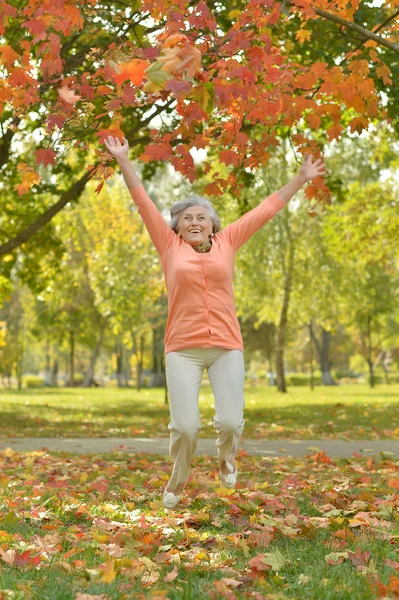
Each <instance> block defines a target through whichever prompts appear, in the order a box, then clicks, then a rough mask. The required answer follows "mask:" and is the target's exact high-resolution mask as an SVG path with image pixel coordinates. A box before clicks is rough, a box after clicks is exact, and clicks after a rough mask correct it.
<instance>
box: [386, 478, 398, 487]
mask: <svg viewBox="0 0 399 600" xmlns="http://www.w3.org/2000/svg"><path fill="white" fill-rule="evenodd" d="M388 487H390V488H391V489H393V490H399V479H398V478H397V477H395V478H393V479H389V480H388Z"/></svg>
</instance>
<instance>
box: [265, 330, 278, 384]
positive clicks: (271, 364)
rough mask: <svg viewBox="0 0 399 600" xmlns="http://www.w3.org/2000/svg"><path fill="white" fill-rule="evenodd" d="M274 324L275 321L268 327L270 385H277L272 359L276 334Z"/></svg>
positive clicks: (267, 344)
mask: <svg viewBox="0 0 399 600" xmlns="http://www.w3.org/2000/svg"><path fill="white" fill-rule="evenodd" d="M274 333H275V332H274V326H273V323H269V324H268V326H267V329H266V354H267V362H268V364H269V373H270V379H269V385H275V384H276V382H275V381H274V369H273V359H272V336H273V334H274Z"/></svg>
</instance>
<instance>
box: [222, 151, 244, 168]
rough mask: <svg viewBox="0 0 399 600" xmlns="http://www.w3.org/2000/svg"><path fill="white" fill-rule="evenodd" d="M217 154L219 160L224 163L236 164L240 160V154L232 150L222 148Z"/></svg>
mask: <svg viewBox="0 0 399 600" xmlns="http://www.w3.org/2000/svg"><path fill="white" fill-rule="evenodd" d="M219 156H220V160H221V162H223V163H225V164H226V165H234V166H237V165H239V164H240V162H241V158H240V156H239V155H238V154H237V152H234V151H233V150H223V151H222V152H221V153H220V155H219Z"/></svg>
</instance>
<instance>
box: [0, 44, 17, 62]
mask: <svg viewBox="0 0 399 600" xmlns="http://www.w3.org/2000/svg"><path fill="white" fill-rule="evenodd" d="M18 58H19V54H18V53H17V52H15V50H13V49H12V48H11V46H9V45H8V44H5V45H4V46H1V47H0V61H1V62H2V63H3V65H5V66H6V67H11V66H12V65H13V64H14V62H15V61H16V60H17V59H18Z"/></svg>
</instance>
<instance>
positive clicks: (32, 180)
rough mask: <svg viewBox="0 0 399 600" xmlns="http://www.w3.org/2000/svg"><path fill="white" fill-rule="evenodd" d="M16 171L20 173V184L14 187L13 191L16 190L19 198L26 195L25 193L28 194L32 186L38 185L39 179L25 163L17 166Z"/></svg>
mask: <svg viewBox="0 0 399 600" xmlns="http://www.w3.org/2000/svg"><path fill="white" fill-rule="evenodd" d="M17 169H18V171H19V172H20V173H22V183H20V184H19V185H16V186H15V188H14V189H15V190H18V195H19V196H22V195H23V194H26V192H28V191H29V190H30V188H31V187H32V186H33V185H36V184H37V183H39V182H40V179H41V177H40V175H38V173H36V172H35V171H34V170H33V169H32V167H29V166H28V165H27V164H26V163H20V164H19V165H18V166H17Z"/></svg>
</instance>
